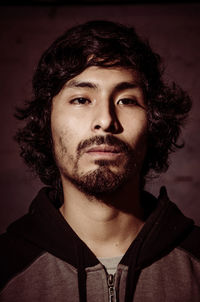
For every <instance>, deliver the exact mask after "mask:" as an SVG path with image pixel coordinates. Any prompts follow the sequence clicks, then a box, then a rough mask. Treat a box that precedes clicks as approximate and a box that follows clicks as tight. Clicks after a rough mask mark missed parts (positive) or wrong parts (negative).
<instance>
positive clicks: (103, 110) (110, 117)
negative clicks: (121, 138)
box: [92, 102, 122, 134]
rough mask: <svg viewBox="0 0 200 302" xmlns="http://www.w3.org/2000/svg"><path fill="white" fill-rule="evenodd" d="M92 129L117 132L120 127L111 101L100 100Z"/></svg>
mask: <svg viewBox="0 0 200 302" xmlns="http://www.w3.org/2000/svg"><path fill="white" fill-rule="evenodd" d="M92 129H93V131H94V132H96V133H100V132H106V133H113V134H117V133H120V132H121V130H122V127H121V125H120V122H119V120H118V117H117V114H116V110H115V108H114V105H112V103H111V102H101V104H99V105H98V106H97V108H96V111H95V114H94V119H93V123H92Z"/></svg>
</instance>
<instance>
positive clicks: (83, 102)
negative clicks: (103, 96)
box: [70, 98, 91, 105]
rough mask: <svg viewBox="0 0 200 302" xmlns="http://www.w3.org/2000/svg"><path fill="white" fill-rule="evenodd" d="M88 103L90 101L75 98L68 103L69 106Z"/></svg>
mask: <svg viewBox="0 0 200 302" xmlns="http://www.w3.org/2000/svg"><path fill="white" fill-rule="evenodd" d="M89 103H91V101H90V100H88V99H86V98H75V99H73V100H71V101H70V104H75V105H85V104H89Z"/></svg>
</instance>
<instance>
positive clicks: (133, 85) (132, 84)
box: [65, 80, 141, 92]
mask: <svg viewBox="0 0 200 302" xmlns="http://www.w3.org/2000/svg"><path fill="white" fill-rule="evenodd" d="M65 86H66V87H68V88H74V87H77V88H90V89H98V85H96V84H95V83H92V82H79V81H76V80H71V81H70V82H68V83H66V85H65ZM138 87H141V85H140V84H139V82H120V83H118V84H117V85H116V86H115V87H114V91H116V92H120V91H122V90H126V89H133V88H138Z"/></svg>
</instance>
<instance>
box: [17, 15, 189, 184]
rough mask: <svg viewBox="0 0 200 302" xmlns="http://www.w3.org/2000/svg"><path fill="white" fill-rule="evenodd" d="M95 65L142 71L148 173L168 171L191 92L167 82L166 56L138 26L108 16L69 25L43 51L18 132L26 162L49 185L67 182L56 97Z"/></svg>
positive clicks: (20, 116) (18, 110) (146, 172)
mask: <svg viewBox="0 0 200 302" xmlns="http://www.w3.org/2000/svg"><path fill="white" fill-rule="evenodd" d="M89 66H102V67H113V66H120V67H125V68H128V69H131V70H134V71H135V70H136V71H138V72H139V73H140V75H141V78H142V85H143V90H144V93H145V98H146V104H147V114H148V148H147V155H146V159H145V163H144V169H143V179H145V176H147V174H148V172H149V171H154V172H156V173H160V172H164V171H166V170H167V168H168V166H169V162H168V158H169V154H170V153H171V152H172V151H175V150H176V149H177V148H179V147H181V145H178V144H177V140H178V137H179V134H180V132H181V126H183V124H184V122H185V120H186V118H187V115H188V112H189V111H190V109H191V100H190V97H189V96H188V94H187V93H186V92H185V91H183V90H182V89H181V88H180V87H178V86H177V85H176V84H175V83H172V84H171V86H169V85H166V84H165V83H164V81H163V71H164V68H163V65H162V61H161V58H160V56H159V55H158V54H156V53H154V52H153V51H152V49H151V47H150V45H149V42H148V41H146V40H143V39H141V37H139V36H138V34H136V32H135V30H134V28H132V27H128V26H125V25H122V24H119V23H114V22H110V21H104V20H96V21H89V22H86V23H84V24H81V25H77V26H75V27H73V28H71V29H69V30H67V31H66V32H65V33H64V34H63V35H62V36H60V37H59V38H58V39H56V40H55V41H54V42H53V44H52V45H51V46H50V47H49V48H48V49H47V50H46V51H45V52H44V54H43V55H42V57H41V59H40V61H39V64H38V67H37V69H36V71H35V74H34V77H33V98H32V99H31V100H30V101H27V102H26V104H25V107H24V108H21V109H19V108H18V109H17V113H16V114H15V116H16V117H17V118H18V119H20V120H25V123H26V124H25V126H24V128H22V129H19V130H18V131H17V133H16V135H15V139H16V141H17V142H18V143H19V145H20V148H21V154H20V155H21V156H22V158H23V159H24V161H25V162H26V164H27V165H28V166H29V167H30V168H31V169H32V170H33V171H34V172H36V174H37V175H38V176H39V177H40V179H41V181H42V182H43V183H45V184H46V185H50V186H53V187H55V188H57V189H60V188H62V187H61V181H60V173H59V171H58V168H57V166H56V163H55V160H54V156H53V145H52V137H51V125H50V116H51V105H52V102H51V101H52V98H53V97H54V96H55V95H57V94H58V92H59V91H60V90H61V88H62V87H63V85H64V84H65V83H66V82H67V81H69V80H70V79H71V78H73V77H75V76H77V75H78V74H80V73H81V72H82V71H84V70H85V69H86V68H87V67H89Z"/></svg>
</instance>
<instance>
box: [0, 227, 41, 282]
mask: <svg viewBox="0 0 200 302" xmlns="http://www.w3.org/2000/svg"><path fill="white" fill-rule="evenodd" d="M0 246H1V249H0V272H1V277H0V288H3V287H4V285H5V284H6V283H7V282H8V281H9V280H11V279H12V277H14V276H15V275H17V274H18V273H20V272H21V271H23V270H24V269H25V268H26V267H27V266H29V265H30V264H31V263H32V262H33V261H34V260H35V259H36V258H37V257H39V256H40V255H41V254H42V253H43V251H42V250H41V249H40V248H39V247H36V246H34V245H33V244H31V243H30V242H29V241H27V240H24V239H23V238H22V237H19V236H17V235H14V234H11V233H4V234H2V235H1V236H0Z"/></svg>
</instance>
